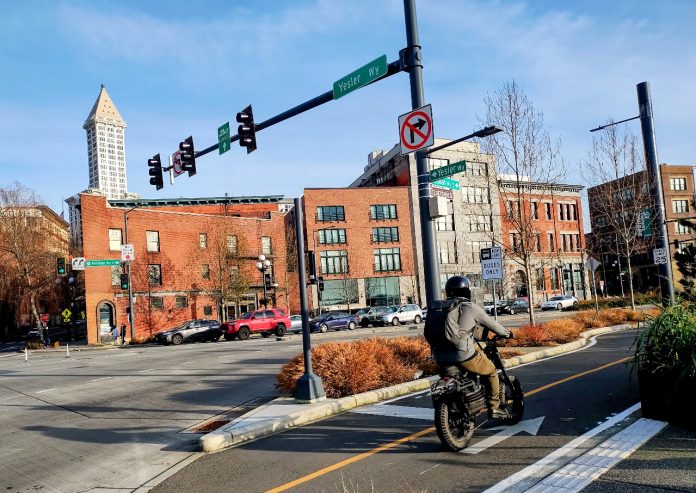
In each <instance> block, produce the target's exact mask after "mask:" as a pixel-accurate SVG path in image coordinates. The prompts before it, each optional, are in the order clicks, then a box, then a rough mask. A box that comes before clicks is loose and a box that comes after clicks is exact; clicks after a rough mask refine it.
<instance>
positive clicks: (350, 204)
mask: <svg viewBox="0 0 696 493" xmlns="http://www.w3.org/2000/svg"><path fill="white" fill-rule="evenodd" d="M303 200H304V205H303V206H304V211H305V217H304V224H305V238H306V243H307V249H308V250H313V251H314V252H315V255H316V262H317V275H320V276H322V277H323V278H324V287H325V289H324V292H323V293H322V297H321V300H320V299H319V298H318V294H317V287H316V286H314V287H313V289H312V306H313V308H314V309H315V310H318V309H319V308H321V309H322V310H324V309H348V308H349V306H350V308H353V307H358V306H375V305H392V304H399V303H414V302H416V303H417V302H419V286H418V282H417V278H416V276H415V269H414V249H413V245H414V234H413V222H412V220H411V210H412V207H413V206H412V202H411V197H410V194H409V190H408V189H407V188H405V187H377V188H359V189H356V188H332V189H316V188H309V189H305V191H304V199H303Z"/></svg>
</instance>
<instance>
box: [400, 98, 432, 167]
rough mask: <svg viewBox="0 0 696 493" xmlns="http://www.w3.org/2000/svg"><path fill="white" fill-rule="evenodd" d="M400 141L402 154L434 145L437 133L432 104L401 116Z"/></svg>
mask: <svg viewBox="0 0 696 493" xmlns="http://www.w3.org/2000/svg"><path fill="white" fill-rule="evenodd" d="M399 142H400V144H401V154H402V155H406V154H409V153H411V152H414V151H417V150H418V149H423V148H424V147H430V146H431V145H433V143H434V142H435V133H434V132H433V107H432V106H431V105H429V104H426V105H425V106H423V107H421V108H418V109H415V110H413V111H410V112H408V113H404V114H403V115H401V116H400V117H399Z"/></svg>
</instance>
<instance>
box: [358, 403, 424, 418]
mask: <svg viewBox="0 0 696 493" xmlns="http://www.w3.org/2000/svg"><path fill="white" fill-rule="evenodd" d="M351 412H353V413H358V414H373V415H377V416H393V417H395V418H409V419H422V420H424V421H432V420H433V418H434V416H435V414H434V411H433V409H432V408H430V407H411V406H390V405H389V404H375V405H372V406H365V407H361V408H358V409H353V410H352V411H351Z"/></svg>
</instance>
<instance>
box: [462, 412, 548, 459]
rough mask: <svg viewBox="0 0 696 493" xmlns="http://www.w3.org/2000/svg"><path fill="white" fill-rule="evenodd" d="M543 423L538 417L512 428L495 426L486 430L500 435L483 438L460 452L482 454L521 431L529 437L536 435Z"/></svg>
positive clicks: (542, 418)
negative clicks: (496, 431) (495, 431)
mask: <svg viewBox="0 0 696 493" xmlns="http://www.w3.org/2000/svg"><path fill="white" fill-rule="evenodd" d="M542 421H544V416H540V417H538V418H534V419H527V420H524V421H520V422H519V423H517V424H516V425H512V426H496V427H495V428H488V429H489V430H502V431H501V432H500V433H496V434H495V435H493V436H492V437H488V438H484V439H483V440H481V441H480V442H477V443H476V444H474V445H472V446H471V447H467V448H465V449H464V450H462V451H461V453H462V454H472V455H474V454H478V453H479V452H483V451H484V450H486V449H487V448H490V447H493V446H494V445H497V444H498V443H500V442H502V441H503V440H505V439H506V438H510V437H511V436H514V435H517V434H518V433H522V432H523V431H525V432H527V433H529V434H530V435H536V434H537V433H539V428H540V427H541V422H542Z"/></svg>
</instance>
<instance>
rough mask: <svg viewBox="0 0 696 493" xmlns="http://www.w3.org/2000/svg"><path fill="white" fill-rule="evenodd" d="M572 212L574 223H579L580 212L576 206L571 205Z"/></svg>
mask: <svg viewBox="0 0 696 493" xmlns="http://www.w3.org/2000/svg"><path fill="white" fill-rule="evenodd" d="M570 212H571V217H572V218H573V221H577V220H578V211H577V208H576V205H575V204H570Z"/></svg>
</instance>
